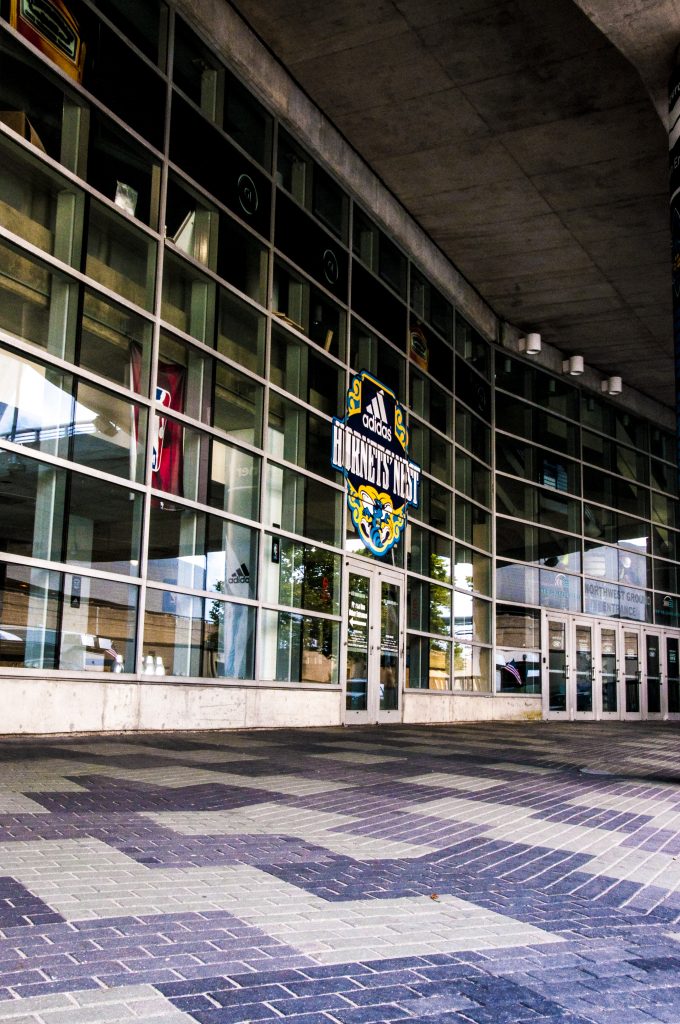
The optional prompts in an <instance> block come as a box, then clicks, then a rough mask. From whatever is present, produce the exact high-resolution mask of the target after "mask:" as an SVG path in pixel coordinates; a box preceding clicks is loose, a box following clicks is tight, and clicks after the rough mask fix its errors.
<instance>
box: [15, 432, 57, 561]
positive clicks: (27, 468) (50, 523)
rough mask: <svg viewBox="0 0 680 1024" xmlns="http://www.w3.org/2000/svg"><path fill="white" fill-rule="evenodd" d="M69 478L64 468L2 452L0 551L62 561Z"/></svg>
mask: <svg viewBox="0 0 680 1024" xmlns="http://www.w3.org/2000/svg"><path fill="white" fill-rule="evenodd" d="M67 476H68V474H67V473H66V471H65V470H63V469H56V468H55V467H54V466H50V465H48V464H46V463H41V462H37V461H36V460H34V459H31V458H27V457H25V456H23V455H18V454H17V453H15V452H9V451H0V549H2V550H3V551H6V552H8V553H9V554H13V555H23V556H28V557H31V556H32V557H33V558H45V559H48V560H50V561H60V560H61V557H62V554H63V551H62V545H63V523H64V496H65V493H66V481H67Z"/></svg>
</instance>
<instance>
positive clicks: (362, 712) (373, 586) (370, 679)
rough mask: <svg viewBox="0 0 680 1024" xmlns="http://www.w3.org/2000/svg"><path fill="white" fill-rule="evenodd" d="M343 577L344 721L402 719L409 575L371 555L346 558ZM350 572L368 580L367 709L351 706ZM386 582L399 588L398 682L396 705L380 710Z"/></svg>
mask: <svg viewBox="0 0 680 1024" xmlns="http://www.w3.org/2000/svg"><path fill="white" fill-rule="evenodd" d="M343 573H344V579H343V595H344V600H343V607H344V614H343V640H342V644H341V649H342V671H341V683H342V688H343V694H344V708H343V721H344V723H345V724H346V725H369V724H370V725H375V724H378V723H386V722H401V720H402V717H403V713H404V712H403V707H404V685H405V671H406V660H405V647H406V644H405V637H406V631H405V621H406V620H405V617H406V607H405V605H406V577H405V574H404V573H403V572H400V571H399V570H398V569H394V568H393V567H392V566H384V565H382V564H381V563H380V562H377V561H375V560H373V559H369V558H350V557H347V556H346V557H345V558H344V569H343ZM350 574H354V575H359V576H364V577H365V578H367V579H368V581H369V589H368V594H369V600H368V609H367V614H368V620H367V622H368V646H369V651H368V660H367V680H366V681H367V693H366V708H365V709H359V710H352V709H348V707H347V694H348V679H347V655H348V647H349V638H350V615H351V610H350V593H349V577H350ZM383 582H387V583H390V584H392V585H393V586H397V587H398V588H399V616H398V639H397V643H398V683H397V688H396V689H397V707H396V708H395V709H393V710H386V711H383V710H381V709H380V696H381V686H384V685H385V683H384V682H381V679H380V655H381V625H382V622H381V584H382V583H383Z"/></svg>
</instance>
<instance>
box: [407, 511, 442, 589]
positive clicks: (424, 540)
mask: <svg viewBox="0 0 680 1024" xmlns="http://www.w3.org/2000/svg"><path fill="white" fill-rule="evenodd" d="M408 531H409V532H408V534H407V537H408V540H407V544H408V558H409V562H408V568H409V569H410V570H411V571H412V572H417V573H419V574H420V575H421V576H431V577H432V579H435V580H438V581H439V582H440V583H450V582H451V541H450V540H447V539H446V538H445V537H442V536H440V535H439V534H438V533H432V532H431V531H430V530H423V529H422V528H421V527H420V526H415V525H413V524H409V527H408Z"/></svg>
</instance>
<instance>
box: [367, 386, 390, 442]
mask: <svg viewBox="0 0 680 1024" xmlns="http://www.w3.org/2000/svg"><path fill="white" fill-rule="evenodd" d="M384 394H385V392H384V391H378V392H377V393H376V394H375V395H374V396H373V399H372V401H370V402H369V403H368V405H367V406H366V411H365V412H364V415H363V417H362V421H361V422H362V423H363V425H364V426H365V427H366V429H367V430H372V431H373V433H374V434H379V435H380V437H384V438H385V440H386V441H391V440H392V430H391V429H390V423H389V420H388V418H387V409H386V408H385V399H384V397H383V396H384Z"/></svg>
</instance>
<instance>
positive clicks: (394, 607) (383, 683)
mask: <svg viewBox="0 0 680 1024" xmlns="http://www.w3.org/2000/svg"><path fill="white" fill-rule="evenodd" d="M439 589H441V588H439ZM399 601H400V588H399V587H398V586H397V585H396V584H394V583H387V582H386V581H385V580H381V583H380V710H381V711H396V709H397V707H398V706H399V682H400V680H399V636H400V614H399Z"/></svg>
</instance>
